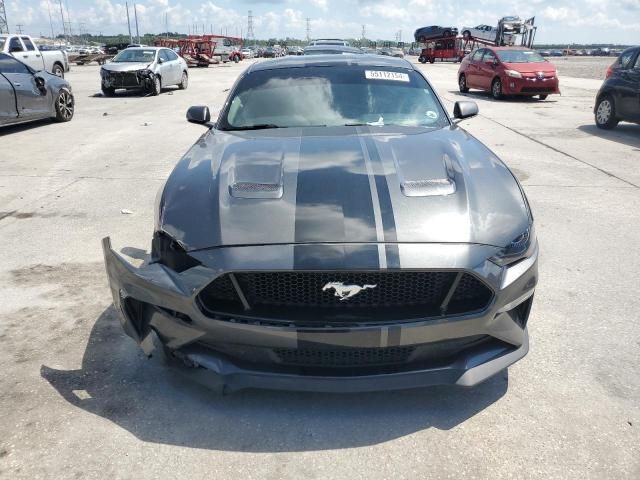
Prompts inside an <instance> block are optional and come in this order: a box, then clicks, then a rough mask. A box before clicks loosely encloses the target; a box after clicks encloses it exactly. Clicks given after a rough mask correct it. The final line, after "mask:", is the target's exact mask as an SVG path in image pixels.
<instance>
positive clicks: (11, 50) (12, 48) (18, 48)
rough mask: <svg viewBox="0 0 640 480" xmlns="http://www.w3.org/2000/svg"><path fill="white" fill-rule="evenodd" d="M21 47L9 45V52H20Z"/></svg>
mask: <svg viewBox="0 0 640 480" xmlns="http://www.w3.org/2000/svg"><path fill="white" fill-rule="evenodd" d="M22 51H23V50H22V47H11V48H10V49H9V53H17V52H22Z"/></svg>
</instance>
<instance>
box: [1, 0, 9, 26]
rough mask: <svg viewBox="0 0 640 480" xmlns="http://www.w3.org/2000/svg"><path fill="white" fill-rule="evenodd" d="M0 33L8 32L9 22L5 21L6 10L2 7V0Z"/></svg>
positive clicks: (2, 5) (2, 1)
mask: <svg viewBox="0 0 640 480" xmlns="http://www.w3.org/2000/svg"><path fill="white" fill-rule="evenodd" d="M0 33H9V22H7V11H6V10H5V8H4V0H0Z"/></svg>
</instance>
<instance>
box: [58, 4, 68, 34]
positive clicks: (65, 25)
mask: <svg viewBox="0 0 640 480" xmlns="http://www.w3.org/2000/svg"><path fill="white" fill-rule="evenodd" d="M58 4H59V5H60V17H61V18H62V35H63V36H64V41H65V43H66V42H68V41H69V38H68V37H67V24H66V22H65V21H64V8H63V7H62V0H58Z"/></svg>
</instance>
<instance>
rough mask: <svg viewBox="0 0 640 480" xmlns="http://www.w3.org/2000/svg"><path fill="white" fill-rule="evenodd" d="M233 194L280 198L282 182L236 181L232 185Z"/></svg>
mask: <svg viewBox="0 0 640 480" xmlns="http://www.w3.org/2000/svg"><path fill="white" fill-rule="evenodd" d="M230 190H231V196H233V197H236V198H280V197H282V193H283V188H282V184H278V183H256V182H236V183H233V184H232V185H231V188H230Z"/></svg>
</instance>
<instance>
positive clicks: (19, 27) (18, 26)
mask: <svg viewBox="0 0 640 480" xmlns="http://www.w3.org/2000/svg"><path fill="white" fill-rule="evenodd" d="M22 27H24V25H22V24H21V23H18V24H17V25H16V32H17V33H18V35H22Z"/></svg>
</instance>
